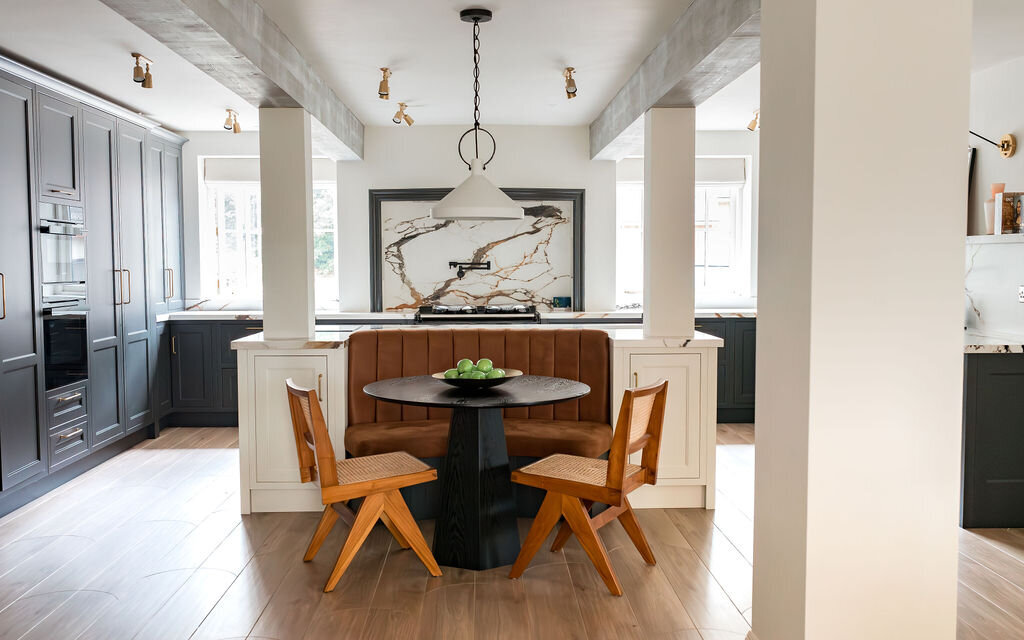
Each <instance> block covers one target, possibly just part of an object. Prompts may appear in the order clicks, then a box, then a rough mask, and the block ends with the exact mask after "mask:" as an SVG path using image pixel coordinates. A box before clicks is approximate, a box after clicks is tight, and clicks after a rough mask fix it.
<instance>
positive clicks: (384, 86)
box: [377, 67, 391, 100]
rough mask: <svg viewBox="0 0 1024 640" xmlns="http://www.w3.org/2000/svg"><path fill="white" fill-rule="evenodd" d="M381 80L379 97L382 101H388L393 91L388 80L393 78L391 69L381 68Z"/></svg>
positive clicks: (378, 89) (378, 88) (378, 90)
mask: <svg viewBox="0 0 1024 640" xmlns="http://www.w3.org/2000/svg"><path fill="white" fill-rule="evenodd" d="M380 72H381V79H380V86H378V87H377V97H378V98H380V99H381V100H387V99H389V98H390V97H391V90H390V89H389V88H388V78H390V77H391V69H388V68H387V67H381V68H380Z"/></svg>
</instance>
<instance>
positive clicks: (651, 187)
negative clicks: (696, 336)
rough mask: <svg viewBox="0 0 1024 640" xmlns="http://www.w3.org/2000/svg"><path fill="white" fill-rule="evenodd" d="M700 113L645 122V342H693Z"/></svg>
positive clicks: (676, 111)
mask: <svg viewBox="0 0 1024 640" xmlns="http://www.w3.org/2000/svg"><path fill="white" fill-rule="evenodd" d="M694 113H695V112H694V109H693V108H671V109H668V108H664V109H663V108H654V109H651V110H650V111H648V112H647V114H646V115H645V116H644V335H645V336H652V337H683V338H689V337H692V336H693V258H694V256H693V199H694V163H695V159H694V158H695V153H696V151H695V150H696V131H695V119H694Z"/></svg>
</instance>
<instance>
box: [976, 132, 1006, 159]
mask: <svg viewBox="0 0 1024 640" xmlns="http://www.w3.org/2000/svg"><path fill="white" fill-rule="evenodd" d="M968 133H970V134H971V135H972V136H974V137H976V138H981V139H982V140H984V141H985V142H987V143H989V144H990V145H992V146H994V147H999V155H1001V156H1003V157H1004V158H1012V157H1013V154H1015V153H1017V138H1015V137H1014V136H1013V134H1012V133H1007V134H1006V135H1004V136H1003V137H1002V138H999V142H993V141H991V140H989V139H988V138H986V137H985V136H983V135H981V134H978V133H974V132H973V131H970V130H968Z"/></svg>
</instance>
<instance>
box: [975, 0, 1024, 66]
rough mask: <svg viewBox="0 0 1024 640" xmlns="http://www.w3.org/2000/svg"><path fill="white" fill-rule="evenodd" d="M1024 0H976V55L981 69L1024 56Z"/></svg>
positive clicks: (976, 63) (977, 63) (976, 60)
mask: <svg viewBox="0 0 1024 640" xmlns="http://www.w3.org/2000/svg"><path fill="white" fill-rule="evenodd" d="M1022 29H1024V0H974V44H973V47H974V55H973V59H972V61H971V66H972V68H973V70H974V71H980V70H981V69H985V68H988V67H991V66H994V65H997V64H999V63H1001V62H1006V61H1007V60H1012V59H1013V58H1020V57H1024V38H1022V37H1021V35H1020V34H1021V30H1022Z"/></svg>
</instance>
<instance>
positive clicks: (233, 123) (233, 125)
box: [224, 109, 242, 133]
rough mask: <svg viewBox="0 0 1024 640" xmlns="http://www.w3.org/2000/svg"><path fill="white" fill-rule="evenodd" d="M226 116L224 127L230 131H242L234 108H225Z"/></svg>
mask: <svg viewBox="0 0 1024 640" xmlns="http://www.w3.org/2000/svg"><path fill="white" fill-rule="evenodd" d="M226 111H227V112H228V117H227V118H225V119H224V129H225V130H226V131H230V132H232V133H242V127H241V126H240V125H239V124H238V112H237V111H235V110H234V109H227V110H226Z"/></svg>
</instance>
